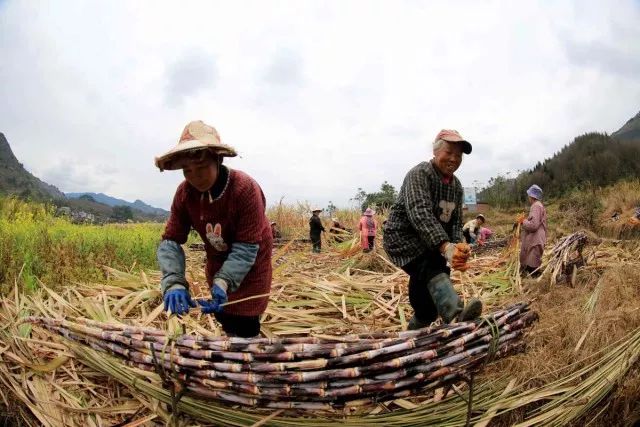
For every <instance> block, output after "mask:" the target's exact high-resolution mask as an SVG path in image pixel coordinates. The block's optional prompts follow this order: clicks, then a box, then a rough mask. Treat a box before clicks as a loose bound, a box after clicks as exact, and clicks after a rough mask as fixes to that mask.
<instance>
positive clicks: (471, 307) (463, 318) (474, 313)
mask: <svg viewBox="0 0 640 427" xmlns="http://www.w3.org/2000/svg"><path fill="white" fill-rule="evenodd" d="M460 305H462V301H460ZM481 314H482V301H480V300H479V299H478V298H471V299H470V300H469V301H468V302H467V305H466V306H464V308H463V309H462V311H461V312H460V314H459V315H458V322H468V321H470V320H475V319H477V318H478V317H480V315H481Z"/></svg>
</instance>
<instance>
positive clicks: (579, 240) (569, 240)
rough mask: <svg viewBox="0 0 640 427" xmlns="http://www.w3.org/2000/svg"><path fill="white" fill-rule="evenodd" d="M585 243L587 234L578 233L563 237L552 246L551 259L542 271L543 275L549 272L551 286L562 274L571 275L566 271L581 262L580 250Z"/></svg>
mask: <svg viewBox="0 0 640 427" xmlns="http://www.w3.org/2000/svg"><path fill="white" fill-rule="evenodd" d="M587 241H588V237H587V233H586V232H584V231H578V232H575V233H573V234H570V235H568V236H565V237H563V238H562V239H560V240H558V242H557V243H556V244H555V245H554V246H553V250H552V251H551V257H550V259H549V262H548V264H547V266H546V267H545V269H544V271H543V274H545V273H547V272H550V274H551V284H552V285H554V284H556V283H557V282H558V279H559V278H560V277H561V276H562V275H563V274H564V275H566V274H567V273H569V274H570V273H571V271H568V270H569V269H570V268H569V267H572V266H573V265H578V264H580V263H581V262H582V249H583V248H584V246H585V245H586V244H587ZM580 265H581V264H580Z"/></svg>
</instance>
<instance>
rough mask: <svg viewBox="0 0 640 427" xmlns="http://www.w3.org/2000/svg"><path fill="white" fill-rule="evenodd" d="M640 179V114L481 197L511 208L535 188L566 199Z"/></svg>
mask: <svg viewBox="0 0 640 427" xmlns="http://www.w3.org/2000/svg"><path fill="white" fill-rule="evenodd" d="M639 175H640V113H639V114H637V115H636V116H635V117H633V118H631V119H630V120H629V121H627V123H625V125H624V126H622V127H621V128H620V129H619V130H617V131H616V132H614V133H613V134H611V136H609V135H607V134H603V133H596V132H592V133H587V134H584V135H581V136H578V137H576V138H575V139H574V140H573V141H572V142H571V143H570V144H567V145H565V146H564V147H563V148H562V149H561V150H560V151H558V152H557V153H556V154H554V155H553V157H551V158H549V159H545V160H544V161H542V162H538V163H537V164H536V165H535V166H534V167H533V168H532V169H530V170H526V171H524V172H522V173H520V174H519V175H518V176H517V177H516V178H512V179H508V178H506V177H504V176H497V177H494V178H492V179H491V180H490V181H489V186H488V187H487V188H484V189H483V190H482V191H480V193H479V194H478V199H479V200H482V201H483V202H486V203H489V204H492V205H496V206H509V205H513V204H517V203H521V202H523V201H524V200H525V199H526V189H527V188H528V187H529V186H531V185H532V184H537V185H539V186H540V187H542V189H543V191H544V193H545V195H546V196H551V197H557V196H562V195H564V194H565V193H567V192H568V191H570V190H573V189H576V188H584V187H585V186H586V185H594V186H607V185H610V184H613V183H615V182H617V181H619V180H621V179H627V178H637V177H638V176H639Z"/></svg>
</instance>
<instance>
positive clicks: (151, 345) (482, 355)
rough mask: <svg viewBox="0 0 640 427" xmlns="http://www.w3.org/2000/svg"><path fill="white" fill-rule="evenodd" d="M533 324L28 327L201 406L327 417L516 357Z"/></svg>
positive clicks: (526, 315) (518, 311) (521, 311)
mask: <svg viewBox="0 0 640 427" xmlns="http://www.w3.org/2000/svg"><path fill="white" fill-rule="evenodd" d="M536 319H537V314H536V313H534V312H531V311H529V308H528V305H527V304H526V303H520V304H516V305H512V306H509V307H507V308H505V309H503V310H499V311H496V312H494V313H492V314H490V315H488V316H486V317H485V318H484V319H482V320H477V321H475V322H462V323H454V324H450V325H442V326H436V327H430V328H425V329H421V330H417V331H406V332H398V333H373V334H361V335H347V336H342V337H335V336H334V337H327V336H322V337H313V336H310V337H287V338H280V339H271V338H250V339H246V338H236V337H231V338H230V337H220V336H192V335H180V336H176V337H170V336H167V335H166V333H165V332H164V331H162V330H159V329H154V328H148V327H136V326H128V325H124V324H111V323H102V322H97V321H93V320H87V319H81V318H78V319H74V320H73V321H70V320H65V319H52V318H45V317H29V318H27V319H26V320H25V321H28V322H31V323H34V324H38V325H41V326H43V327H44V328H46V329H48V330H50V331H52V332H54V333H56V334H59V335H62V336H64V337H66V338H68V339H70V340H73V341H76V342H79V343H81V344H84V345H88V346H90V347H92V348H93V349H95V350H99V351H102V352H108V353H110V354H112V355H114V356H116V357H118V358H120V359H121V360H123V361H124V362H125V363H126V364H127V365H130V366H133V367H136V368H140V369H143V370H146V371H155V372H157V373H159V374H160V375H161V376H162V377H163V378H164V379H165V380H166V381H167V383H168V384H174V385H175V384H178V385H179V386H180V387H179V388H180V389H181V390H185V391H187V392H189V393H191V394H193V395H196V396H198V397H201V398H204V399H212V400H216V401H221V402H225V403H229V404H240V405H243V406H248V407H263V408H279V409H306V410H330V409H334V408H336V407H342V406H345V405H349V406H358V405H361V404H364V403H371V402H372V401H373V402H380V401H385V400H388V399H395V398H398V397H404V396H409V395H411V394H412V393H415V392H416V391H420V390H425V389H429V388H433V387H436V386H442V385H443V384H446V383H448V382H451V381H455V380H458V379H460V378H461V377H464V376H466V375H468V374H470V373H471V372H473V371H475V370H477V369H479V368H480V367H481V366H483V365H484V364H486V363H487V362H488V361H490V360H492V359H494V358H498V357H504V356H506V355H508V354H511V353H515V352H519V351H522V350H523V349H524V341H523V339H522V336H523V333H524V331H525V329H526V328H527V327H528V326H530V325H531V324H532V323H533V322H534V321H535V320H536Z"/></svg>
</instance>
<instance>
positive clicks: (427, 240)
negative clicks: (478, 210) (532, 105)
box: [383, 129, 482, 329]
mask: <svg viewBox="0 0 640 427" xmlns="http://www.w3.org/2000/svg"><path fill="white" fill-rule="evenodd" d="M463 153H464V154H470V153H471V144H470V143H469V142H468V141H466V140H465V139H464V138H462V136H460V134H459V133H458V132H457V131H454V130H445V129H443V130H442V131H440V132H439V133H438V135H437V136H436V138H435V140H434V143H433V158H432V159H431V160H430V161H428V162H427V161H425V162H421V163H419V164H418V165H416V166H415V167H414V168H413V169H411V170H410V171H409V172H408V173H407V175H406V176H405V178H404V182H403V183H402V187H401V189H400V193H399V194H398V198H397V200H396V202H395V203H394V204H393V205H392V206H391V210H390V213H389V218H388V219H387V223H386V224H385V226H384V237H383V245H384V249H385V251H386V252H387V254H388V255H389V258H390V259H391V260H392V261H393V262H394V263H395V264H396V265H397V266H398V267H400V268H402V269H403V270H404V271H405V272H406V273H407V274H408V275H409V301H410V303H411V307H413V310H414V315H413V317H412V318H411V320H410V321H409V329H419V328H423V327H426V326H429V324H431V322H433V321H435V320H436V319H437V318H438V316H439V317H440V318H441V319H442V321H443V322H445V323H449V322H452V321H453V320H454V319H456V318H457V319H458V320H459V321H467V320H471V319H475V318H477V317H479V316H480V314H481V313H482V303H481V302H480V300H478V299H475V298H473V299H471V300H470V301H469V304H467V305H466V306H465V305H464V304H463V303H462V300H461V299H460V297H459V296H458V294H457V293H456V291H455V290H454V288H453V284H452V283H451V279H450V277H449V275H450V271H451V270H450V268H449V267H448V266H447V263H448V264H449V265H450V266H451V267H452V268H455V269H459V270H465V269H466V268H467V259H468V258H469V255H470V248H469V245H467V244H466V243H461V241H462V203H463V190H462V185H461V184H460V181H459V180H458V178H456V176H455V175H454V172H455V171H456V170H457V169H458V168H459V167H460V164H461V163H462V155H463Z"/></svg>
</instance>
